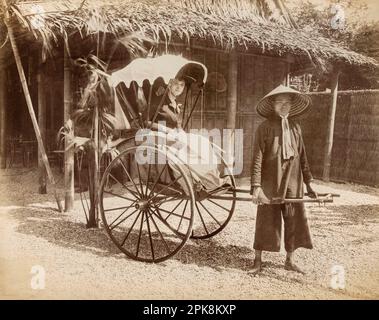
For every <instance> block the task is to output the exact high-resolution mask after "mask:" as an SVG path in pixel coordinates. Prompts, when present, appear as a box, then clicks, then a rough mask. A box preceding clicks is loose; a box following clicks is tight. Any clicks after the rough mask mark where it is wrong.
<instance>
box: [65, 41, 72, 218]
mask: <svg viewBox="0 0 379 320" xmlns="http://www.w3.org/2000/svg"><path fill="white" fill-rule="evenodd" d="M63 50H64V63H63V74H64V75H63V77H64V80H63V81H64V89H63V106H64V123H66V122H67V121H68V120H69V119H70V116H71V112H72V94H71V61H70V57H69V55H68V51H67V48H66V45H64V48H63ZM69 144H70V142H69V141H68V140H67V139H65V150H66V151H65V153H64V186H65V197H64V203H65V208H64V210H65V211H66V212H68V211H71V210H72V209H73V208H74V194H75V189H74V188H75V187H74V148H70V149H67V147H68V145H69Z"/></svg>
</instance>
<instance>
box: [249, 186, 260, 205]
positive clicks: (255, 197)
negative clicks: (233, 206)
mask: <svg viewBox="0 0 379 320" xmlns="http://www.w3.org/2000/svg"><path fill="white" fill-rule="evenodd" d="M261 190H262V188H261V187H254V188H253V194H252V197H251V200H252V201H253V203H254V204H260V203H259V193H260V191H261Z"/></svg>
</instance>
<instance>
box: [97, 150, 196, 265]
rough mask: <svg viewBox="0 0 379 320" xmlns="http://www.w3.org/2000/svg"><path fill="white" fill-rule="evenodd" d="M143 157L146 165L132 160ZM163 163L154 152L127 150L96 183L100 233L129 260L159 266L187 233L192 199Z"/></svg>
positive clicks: (185, 183)
mask: <svg viewBox="0 0 379 320" xmlns="http://www.w3.org/2000/svg"><path fill="white" fill-rule="evenodd" d="M146 153H147V154H148V157H150V160H152V161H149V162H148V163H145V164H141V163H140V161H137V159H141V158H140V157H141V156H144V154H146ZM159 157H160V158H159ZM165 157H166V153H165V152H163V151H162V150H160V149H158V147H151V146H143V147H142V146H134V147H130V148H128V149H126V150H125V151H123V152H122V153H120V154H119V155H118V156H117V157H116V158H115V159H114V160H113V161H112V162H111V163H110V164H109V166H108V167H107V168H106V170H105V172H104V175H103V177H102V180H101V184H100V191H99V205H100V212H101V217H102V221H103V225H104V228H105V230H106V232H107V233H108V235H109V237H110V238H111V240H112V241H113V242H114V243H115V244H116V246H117V247H118V248H119V249H120V250H121V251H122V252H123V253H125V254H126V255H127V256H128V257H130V258H132V259H134V260H138V261H144V262H161V261H164V260H166V259H168V258H170V257H172V256H173V255H175V254H176V253H177V252H178V251H179V250H180V249H181V248H182V247H183V246H184V244H185V243H186V241H187V240H188V238H189V237H190V235H191V232H192V225H193V220H194V206H195V205H194V203H195V197H194V193H193V189H192V185H191V182H190V179H189V178H188V177H187V175H186V173H185V172H184V171H183V169H182V168H181V167H180V166H179V165H177V164H176V163H175V161H172V159H167V158H165ZM145 159H146V158H145ZM156 159H160V160H162V159H165V160H164V161H163V162H162V161H160V162H159V163H158V162H157V161H154V160H156ZM171 169H173V170H174V171H175V173H176V174H175V175H174V176H173V173H172V171H170V170H171ZM167 177H171V180H169V181H167V180H165V179H167Z"/></svg>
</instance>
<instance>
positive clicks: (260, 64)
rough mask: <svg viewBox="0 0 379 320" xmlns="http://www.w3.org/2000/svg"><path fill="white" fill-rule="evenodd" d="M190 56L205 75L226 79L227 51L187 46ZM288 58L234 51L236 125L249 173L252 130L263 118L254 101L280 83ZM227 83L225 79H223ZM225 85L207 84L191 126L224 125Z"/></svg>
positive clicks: (218, 127)
mask: <svg viewBox="0 0 379 320" xmlns="http://www.w3.org/2000/svg"><path fill="white" fill-rule="evenodd" d="M191 53H192V55H191V58H192V59H193V60H197V61H199V62H202V63H203V64H205V65H206V66H207V68H208V72H209V76H210V78H212V75H213V74H214V73H217V74H218V77H224V78H225V81H226V82H227V79H228V68H229V55H228V53H227V52H220V51H212V50H205V49H196V50H195V49H191ZM287 67H288V62H287V61H286V60H285V59H281V58H276V57H269V56H260V55H252V54H238V85H237V88H238V92H237V122H236V128H237V129H243V148H242V149H243V170H242V173H241V175H240V176H249V175H250V168H251V159H252V153H253V139H254V133H255V131H256V129H257V127H258V125H259V124H260V123H261V122H262V121H263V120H264V119H263V118H262V117H260V116H259V115H258V114H257V113H256V110H255V106H256V104H257V102H258V101H259V100H260V99H261V98H262V97H263V96H264V95H265V94H267V93H268V92H269V91H271V90H272V89H274V88H275V87H276V86H278V85H279V84H284V83H285V80H286V75H287ZM226 84H227V83H226ZM227 97H228V86H226V88H225V90H224V91H222V92H218V90H217V88H215V87H214V86H212V85H210V84H207V85H206V86H205V90H204V98H203V101H202V102H203V105H202V106H201V110H202V111H201V112H200V111H197V112H195V113H194V116H193V120H192V122H191V127H192V128H202V127H203V128H206V129H208V130H211V129H213V128H217V129H220V130H222V129H224V128H226V119H227Z"/></svg>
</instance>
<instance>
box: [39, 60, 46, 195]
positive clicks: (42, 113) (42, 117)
mask: <svg viewBox="0 0 379 320" xmlns="http://www.w3.org/2000/svg"><path fill="white" fill-rule="evenodd" d="M37 87H38V125H39V127H40V130H41V137H42V139H43V142H44V143H46V101H45V90H44V89H45V83H44V78H43V72H42V58H41V55H40V56H39V58H38V74H37ZM38 171H39V193H41V194H46V193H47V184H46V183H47V181H46V180H47V177H46V169H45V166H44V163H43V161H42V153H41V150H38Z"/></svg>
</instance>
